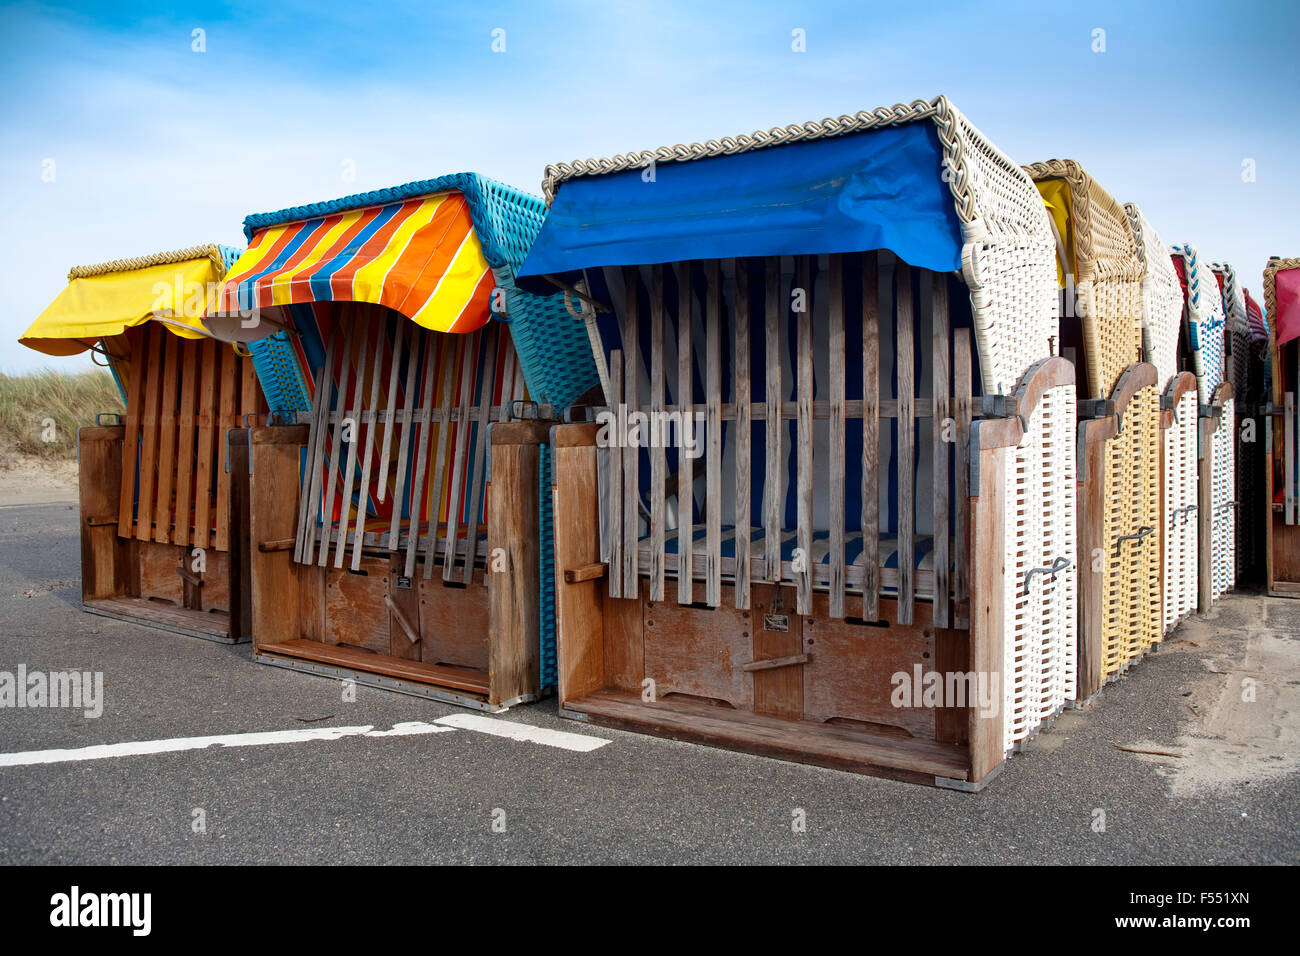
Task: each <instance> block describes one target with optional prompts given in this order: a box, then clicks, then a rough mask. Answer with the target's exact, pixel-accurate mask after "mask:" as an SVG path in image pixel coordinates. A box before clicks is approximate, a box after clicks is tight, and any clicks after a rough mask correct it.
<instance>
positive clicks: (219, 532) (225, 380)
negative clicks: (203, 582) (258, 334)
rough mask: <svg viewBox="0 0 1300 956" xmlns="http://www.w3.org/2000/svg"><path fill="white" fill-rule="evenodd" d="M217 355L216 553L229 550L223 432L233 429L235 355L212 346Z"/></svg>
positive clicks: (221, 346)
mask: <svg viewBox="0 0 1300 956" xmlns="http://www.w3.org/2000/svg"><path fill="white" fill-rule="evenodd" d="M213 347H214V348H216V349H217V351H218V352H220V353H221V405H220V409H221V411H220V417H219V418H218V419H217V434H216V442H217V457H216V462H217V513H216V515H215V516H214V517H215V519H216V520H215V521H214V522H213V523H214V524H215V525H216V540H215V543H214V546H215V547H216V549H217V550H218V551H228V550H229V549H230V470H229V469H228V468H227V467H226V454H227V449H226V432H227V431H228V430H229V429H231V428H233V427H235V424H236V419H237V417H238V413H237V412H236V408H237V407H238V401H239V396H238V391H239V387H240V382H239V356H237V355H236V354H235V350H234V349H233V348H231V347H230V346H228V345H224V344H216V343H214V346H213Z"/></svg>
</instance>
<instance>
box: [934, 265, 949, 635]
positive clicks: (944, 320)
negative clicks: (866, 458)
mask: <svg viewBox="0 0 1300 956" xmlns="http://www.w3.org/2000/svg"><path fill="white" fill-rule="evenodd" d="M929 278H931V279H932V280H933V283H934V287H933V291H932V293H931V300H930V355H931V359H930V361H931V376H932V381H931V386H932V390H933V393H934V417H933V418H932V419H931V420H930V446H931V448H932V450H933V457H932V459H931V460H932V461H933V463H934V464H933V468H932V477H933V485H934V502H933V505H934V525H933V527H934V550H933V552H932V555H933V560H932V563H933V567H934V612H933V613H934V617H933V620H934V626H935V627H943V628H946V627H948V626H949V621H950V614H949V591H948V589H949V586H950V582H949V579H948V562H949V555H948V551H949V548H948V543H949V537H948V459H949V450H950V449H951V448H952V443H951V442H950V441H947V440H946V439H948V438H952V437H955V436H953V435H949V434H946V433H947V431H948V430H949V429H950V427H951V424H950V423H949V421H948V417H949V409H948V396H949V394H950V387H949V384H948V365H949V363H948V277H947V276H946V275H944V274H942V273H933V274H930V275H929Z"/></svg>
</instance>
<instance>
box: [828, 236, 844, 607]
mask: <svg viewBox="0 0 1300 956" xmlns="http://www.w3.org/2000/svg"><path fill="white" fill-rule="evenodd" d="M829 265H830V270H829V272H830V274H829V275H828V276H827V282H828V285H829V289H830V296H829V321H828V323H827V333H828V336H829V339H830V344H829V356H828V362H829V367H830V393H831V395H830V401H831V420H830V440H829V443H828V449H827V451H828V456H829V458H830V462H829V465H830V467H829V471H830V498H829V501H828V505H829V509H830V534H829V539H830V540H829V544H830V552H831V553H830V571H831V590H830V602H829V604H830V615H831V617H833V618H842V617H844V510H845V508H844V505H845V501H844V486H845V474H844V472H845V468H844V257H843V256H840V255H832V256H831V257H830V263H829Z"/></svg>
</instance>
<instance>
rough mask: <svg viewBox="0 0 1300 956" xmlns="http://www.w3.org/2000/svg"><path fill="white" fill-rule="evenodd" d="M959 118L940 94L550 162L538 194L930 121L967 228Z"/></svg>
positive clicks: (971, 208)
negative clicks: (589, 179)
mask: <svg viewBox="0 0 1300 956" xmlns="http://www.w3.org/2000/svg"><path fill="white" fill-rule="evenodd" d="M959 116H960V114H959V113H958V112H957V110H956V109H955V108H954V107H953V106H952V104H951V103H949V102H948V98H947V97H946V96H937V97H935V98H934V99H933V100H930V101H926V100H913V101H912V102H911V103H895V104H894V105H893V106H882V107H880V108H878V109H874V110H863V111H861V112H858V113H853V114H851V115H850V114H846V115H843V116H837V117H827V118H826V119H823V120H813V121H810V122H807V123H799V124H791V125H790V126H774V127H772V128H771V129H768V130H757V131H755V132H753V133H748V134H742V135H740V136H726V137H723V138H722V139H720V140H719V139H711V140H707V141H706V142H703V143H689V144H680V143H679V144H678V145H676V146H660V147H659V148H658V149H644V150H641V151H640V152H634V153H619V154H618V155H617V156H611V157H608V158H606V159H575V160H574V161H573V162H571V163H552V164H551V165H549V166H547V167H546V170H545V173H544V175H543V178H542V193H543V195H545V197H546V204H547V205H548V206H549V205H550V204H551V203H552V202H553V201H554V200H555V192H556V190H557V189H558V188H559V185H560V184H561V183H563V182H567V181H568V180H570V179H577V178H579V177H582V176H603V175H606V174H608V173H619V172H624V171H625V170H629V169H643V168H645V167H647V166H649V165H650V164H651V163H655V164H658V163H681V162H689V161H691V160H695V159H709V158H713V157H717V156H736V155H738V154H740V153H748V152H752V151H754V150H758V149H769V148H771V147H773V146H785V145H788V144H790V143H807V142H812V141H813V140H819V139H829V138H831V137H834V136H845V135H848V134H850V133H862V132H866V131H868V130H873V129H884V128H886V127H890V126H903V125H905V124H907V123H915V122H918V121H920V120H926V119H933V120H934V124H935V127H936V129H937V131H938V134H939V141H940V142H941V143H942V144H943V154H944V163H945V165H946V167H947V169H949V170H951V171H952V175H951V178H950V181H949V184H948V185H949V187H950V188H951V189H952V194H953V198H954V199H955V200H956V203H957V216H958V218H959V219H960V220H961V222H962V223H963V225H969V224H971V223H973V222H975V220H976V219H977V218H978V211H977V209H976V204H975V194H974V190H973V189H972V187H971V182H970V169H969V167H968V165H967V162H966V156H965V146H964V145H963V144H962V141H961V137H960V136H958V131H957V122H958V117H959Z"/></svg>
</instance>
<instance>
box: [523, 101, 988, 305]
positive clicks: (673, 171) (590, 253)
mask: <svg viewBox="0 0 1300 956" xmlns="http://www.w3.org/2000/svg"><path fill="white" fill-rule="evenodd" d="M643 177H644V178H643ZM961 247H962V237H961V226H960V224H959V222H958V221H957V214H956V210H955V209H954V207H953V197H952V192H951V191H950V189H949V186H948V183H946V182H945V181H944V178H943V151H942V148H941V146H940V144H939V138H938V136H937V135H936V134H935V130H934V127H933V126H932V125H931V124H930V123H908V124H906V125H904V126H895V127H887V128H884V129H879V130H871V131H868V132H864V133H853V134H850V135H847V136H838V137H832V138H829V139H823V140H814V141H812V142H807V143H796V144H792V145H789V146H782V147H772V148H767V149H757V150H752V151H750V152H746V153H739V154H737V155H735V156H720V157H717V158H712V159H700V160H693V161H689V162H676V163H662V164H659V165H658V166H657V167H656V168H655V169H654V172H653V179H651V178H650V172H649V171H648V170H642V169H633V170H628V171H626V172H621V173H613V174H609V175H604V176H590V177H579V178H576V179H572V180H569V181H567V182H564V183H563V184H562V185H561V186H560V189H559V191H558V192H557V194H556V197H555V201H554V203H553V204H552V206H551V209H550V212H549V213H548V214H547V217H546V222H545V223H544V224H543V226H542V231H541V233H540V235H539V236H538V237H537V239H536V241H535V242H534V243H533V247H532V250H531V251H530V252H529V254H528V258H527V259H526V260H525V261H524V264H523V266H522V268H521V269H520V270H519V279H520V280H524V281H520V282H519V284H520V285H521V286H522V287H524V288H529V289H532V290H535V291H538V292H546V291H554V287H553V286H551V285H550V284H549V283H547V282H546V281H545V280H539V279H538V278H536V277H540V276H545V275H564V274H566V273H576V271H577V270H580V269H591V268H598V267H601V266H618V265H650V264H653V263H662V262H676V261H681V260H690V259H719V258H728V257H732V256H737V257H740V256H776V255H813V254H817V253H832V252H865V251H868V250H872V249H888V250H890V251H891V252H893V253H894V254H896V255H897V256H898V257H899V258H900V259H902V260H903V261H904V262H907V263H908V264H909V265H912V266H916V267H918V268H924V269H931V270H934V271H936V272H947V271H951V270H955V269H960V268H961ZM529 277H533V278H532V279H531V281H530V280H529Z"/></svg>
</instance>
